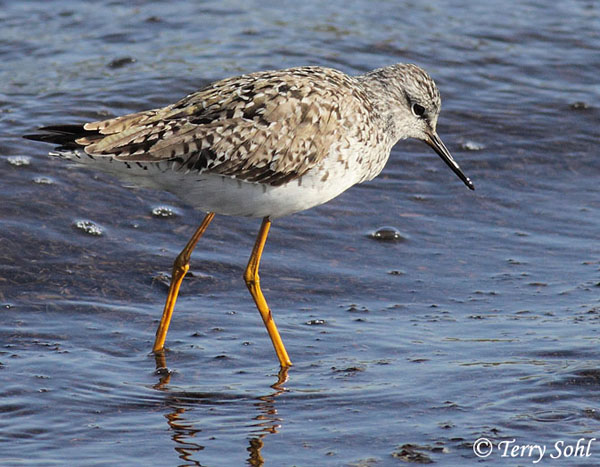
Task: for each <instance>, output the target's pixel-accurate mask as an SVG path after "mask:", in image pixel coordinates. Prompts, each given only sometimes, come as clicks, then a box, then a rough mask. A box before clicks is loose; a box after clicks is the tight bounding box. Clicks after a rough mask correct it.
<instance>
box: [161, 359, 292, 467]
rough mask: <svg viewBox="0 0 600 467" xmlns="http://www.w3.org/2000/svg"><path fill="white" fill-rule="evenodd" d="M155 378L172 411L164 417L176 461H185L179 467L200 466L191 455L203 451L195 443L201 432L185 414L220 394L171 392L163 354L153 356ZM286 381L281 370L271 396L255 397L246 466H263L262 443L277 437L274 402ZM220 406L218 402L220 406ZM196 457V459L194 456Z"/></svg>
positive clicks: (199, 445)
mask: <svg viewBox="0 0 600 467" xmlns="http://www.w3.org/2000/svg"><path fill="white" fill-rule="evenodd" d="M155 363H156V375H157V376H158V377H159V380H158V383H157V384H155V385H154V388H155V389H157V390H159V391H164V392H165V393H167V399H166V401H165V402H166V406H167V407H168V408H169V409H171V411H170V412H169V413H167V414H166V415H165V418H166V419H167V423H168V425H169V428H170V429H171V431H172V435H171V439H172V440H173V441H174V443H175V446H174V449H175V451H177V453H178V455H179V458H180V459H182V460H183V461H184V463H183V464H180V465H181V466H192V465H197V466H200V465H202V464H201V463H200V462H199V461H197V460H194V459H192V457H194V454H196V453H198V452H199V451H202V450H203V449H204V448H205V447H204V446H203V445H201V444H198V443H194V442H192V441H191V440H193V439H194V438H195V437H196V435H197V434H198V433H200V432H202V429H201V428H198V427H197V426H194V423H192V422H190V421H187V420H186V419H185V412H186V410H187V409H189V408H190V407H191V406H194V405H201V404H202V405H206V404H207V403H211V399H216V398H219V399H222V394H209V393H195V392H181V391H178V392H174V391H170V390H169V388H168V385H169V382H170V381H171V372H170V371H169V369H168V367H167V361H166V355H165V353H164V352H158V353H156V354H155ZM287 379H288V372H287V368H282V369H281V370H280V371H279V373H278V375H277V380H276V381H275V383H274V384H272V385H271V387H272V388H273V392H271V393H269V394H266V395H263V396H260V397H257V401H256V402H255V403H254V407H256V410H257V412H258V413H257V415H256V416H255V417H253V422H252V423H250V426H251V427H253V429H252V432H251V433H250V438H249V440H248V447H247V448H246V450H247V451H248V453H249V455H248V458H247V463H248V465H251V466H253V467H254V466H262V465H263V464H264V459H263V457H262V454H261V450H262V448H263V446H264V443H265V438H266V437H267V435H269V434H273V433H277V431H278V429H279V428H280V427H281V423H282V419H281V418H280V417H279V416H278V414H277V408H276V406H275V398H276V397H277V396H279V395H280V394H282V393H283V392H285V388H284V386H283V385H284V384H285V382H286V381H287ZM220 403H221V402H220ZM196 457H197V456H196Z"/></svg>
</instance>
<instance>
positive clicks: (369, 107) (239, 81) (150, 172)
mask: <svg viewBox="0 0 600 467" xmlns="http://www.w3.org/2000/svg"><path fill="white" fill-rule="evenodd" d="M440 108H441V98H440V92H439V90H438V88H437V86H436V84H435V82H434V81H433V79H432V78H431V77H430V75H429V74H428V73H427V72H426V71H425V70H423V69H422V68H421V67H419V66H417V65H414V64H406V63H398V64H394V65H389V66H385V67H382V68H378V69H375V70H372V71H369V72H367V73H365V74H362V75H348V74H346V73H344V72H342V71H338V70H336V69H333V68H328V67H322V66H299V67H293V68H287V69H281V70H272V71H259V72H253V73H248V74H244V75H241V76H236V77H231V78H226V79H223V80H219V81H216V82H213V83H211V84H208V85H206V86H204V87H203V88H201V89H200V90H198V91H196V92H193V93H191V94H189V95H187V96H186V97H184V98H182V99H181V100H179V101H177V102H175V103H174V104H171V105H167V106H166V107H162V108H155V109H152V110H146V111H141V112H136V113H131V114H127V115H123V116H118V117H115V118H109V119H106V120H101V121H94V122H88V123H85V124H63V125H52V126H45V127H41V128H39V129H38V132H37V133H34V134H28V135H24V137H25V138H27V139H30V140H35V141H41V142H45V143H51V144H54V145H55V146H56V149H55V150H54V151H52V152H50V154H51V155H54V156H58V157H61V158H64V159H68V160H71V161H75V162H76V163H79V164H81V165H85V166H89V167H92V168H94V169H97V170H100V171H104V172H107V173H109V174H112V175H114V176H116V177H119V178H121V179H122V180H124V181H126V182H127V183H132V184H134V185H137V186H141V187H146V188H154V189H160V190H166V191H169V192H171V193H173V194H175V195H176V196H178V197H179V198H181V199H182V200H183V201H184V202H185V203H187V204H189V205H191V206H193V207H195V208H197V209H199V210H201V211H203V212H204V213H205V217H204V219H203V220H202V222H201V224H200V226H199V227H198V228H197V229H196V231H195V232H194V234H193V235H192V237H191V238H190V240H189V241H188V243H187V244H186V246H185V247H184V248H183V250H182V251H181V253H179V255H178V256H177V257H176V259H175V261H174V263H173V269H172V274H171V282H170V286H169V291H168V294H167V299H166V303H165V306H164V309H163V314H162V317H161V320H160V323H159V325H158V328H157V331H156V336H155V341H154V345H153V349H152V350H153V352H154V353H155V354H158V353H161V352H164V351H165V341H166V336H167V331H168V329H169V324H170V322H171V318H172V315H173V310H174V308H175V302H176V300H177V296H178V294H179V289H180V286H181V282H182V280H183V278H184V276H185V275H186V273H187V272H188V270H189V268H190V257H191V254H192V251H193V250H194V248H195V246H196V244H197V243H198V241H199V239H200V238H201V237H202V235H203V234H204V232H205V231H206V229H207V227H208V226H209V224H210V223H211V221H212V220H213V218H214V216H215V214H222V215H229V216H245V217H253V218H261V219H262V223H261V226H260V228H259V231H258V235H257V237H256V241H255V243H254V247H253V249H252V252H251V255H250V259H249V261H248V264H247V266H246V269H245V271H244V281H245V283H246V286H247V287H248V290H249V292H250V295H251V296H252V298H253V299H254V302H255V304H256V307H257V309H258V311H259V313H260V315H261V317H262V320H263V322H264V325H265V327H266V329H267V332H268V334H269V337H270V339H271V342H272V344H273V347H274V349H275V353H276V355H277V358H278V360H279V365H280V368H282V369H287V368H288V367H290V366H291V365H292V362H291V360H290V357H289V355H288V353H287V350H286V348H285V346H284V344H283V341H282V339H281V336H280V334H279V331H278V329H277V326H276V325H275V321H274V320H273V316H272V312H271V310H270V308H269V306H268V304H267V301H266V299H265V297H264V295H263V293H262V290H261V287H260V277H259V266H260V261H261V257H262V254H263V249H264V246H265V243H266V240H267V236H268V234H269V229H270V226H271V223H272V221H273V220H274V219H277V218H279V217H282V216H286V215H289V214H293V213H296V212H299V211H303V210H305V209H309V208H312V207H314V206H318V205H320V204H323V203H325V202H327V201H329V200H331V199H333V198H335V197H336V196H338V195H339V194H341V193H342V192H344V191H345V190H347V189H348V188H350V187H351V186H353V185H356V184H359V183H362V182H366V181H368V180H372V179H373V178H375V177H376V176H377V175H378V174H379V173H380V172H381V171H382V170H383V168H384V166H385V164H386V162H387V160H388V159H389V157H390V153H391V149H392V147H393V146H394V145H395V144H396V143H397V142H399V141H400V140H404V139H407V138H413V139H417V140H421V141H424V142H425V143H427V144H428V145H429V146H430V147H431V148H432V149H433V150H434V151H435V152H436V153H437V154H438V155H439V156H440V157H441V158H442V160H443V161H444V162H445V163H446V164H447V165H448V166H449V167H450V169H451V170H452V171H453V172H454V173H455V174H456V175H457V176H458V177H459V178H460V180H462V181H463V183H464V184H465V185H466V186H467V187H468V188H469V189H471V190H473V189H474V185H473V183H472V182H471V180H470V179H469V178H468V177H467V176H465V174H464V173H463V171H462V170H461V168H460V167H459V165H458V164H457V162H456V161H455V160H454V159H453V157H452V155H451V154H450V151H449V150H448V149H447V147H446V146H445V145H444V143H443V142H442V140H441V139H440V137H439V136H438V133H437V130H436V128H437V121H438V116H439V114H440Z"/></svg>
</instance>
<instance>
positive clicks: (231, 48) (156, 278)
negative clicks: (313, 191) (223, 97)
mask: <svg viewBox="0 0 600 467" xmlns="http://www.w3.org/2000/svg"><path fill="white" fill-rule="evenodd" d="M599 25H600V8H599V6H598V5H597V3H596V2H594V1H592V0H588V1H586V0H580V1H575V0H571V1H563V2H557V3H556V4H550V3H548V2H543V1H541V0H530V1H524V2H518V3H517V2H514V3H511V4H510V5H509V6H508V5H507V4H506V2H500V1H490V2H478V3H474V2H467V1H461V0H431V1H426V2H409V1H406V2H404V1H403V2H386V1H378V2H367V1H357V2H350V3H349V2H330V3H328V5H327V6H324V5H323V4H322V2H314V1H307V2H302V3H301V4H297V3H296V2H294V3H292V2H278V3H272V4H265V3H264V2H260V3H259V2H236V1H228V2H214V3H200V2H178V3H177V4H176V5H173V6H171V5H169V6H168V7H166V6H165V4H164V3H162V2H153V1H137V2H134V3H132V2H121V1H116V0H115V1H111V2H102V6H101V5H100V4H99V3H98V2H95V3H90V4H85V5H84V4H83V3H82V2H75V1H66V0H64V1H56V2H52V3H48V2H41V1H30V2H9V1H3V2H0V57H1V59H2V60H1V61H0V63H1V64H0V93H1V94H0V118H1V122H0V176H1V178H2V184H1V186H0V206H1V207H0V307H1V308H0V310H1V312H0V313H1V314H0V413H1V414H2V416H1V417H0V459H1V460H2V462H3V463H4V464H6V465H15V464H21V465H53V464H55V465H64V463H65V461H66V460H69V461H70V462H75V463H76V464H78V465H149V464H155V465H211V466H213V465H244V464H245V463H246V464H250V465H263V464H264V465H277V466H278V465H307V466H308V465H335V466H337V465H361V466H379V465H398V464H399V463H402V460H408V461H413V462H425V461H428V460H431V461H434V462H437V463H439V464H442V465H464V464H465V463H468V464H470V463H475V462H476V461H477V458H476V457H475V454H474V453H473V449H472V445H473V443H474V442H475V441H476V440H477V439H478V438H480V437H486V438H488V439H490V440H491V441H492V443H493V444H494V448H495V449H494V451H493V452H492V454H491V455H490V456H489V457H488V458H486V461H485V462H488V463H494V464H500V465H502V464H505V465H530V464H532V462H533V460H536V459H537V457H538V456H537V455H536V454H535V453H533V452H532V456H531V457H527V455H526V454H527V453H525V454H522V453H521V454H518V457H516V458H510V457H508V454H509V453H510V449H508V450H507V451H506V455H507V457H502V454H503V450H502V446H506V445H507V444H506V443H507V442H510V441H512V440H515V442H514V444H537V445H539V446H546V447H547V451H546V453H545V456H544V459H543V461H542V462H541V465H549V464H552V463H554V464H556V465H558V464H559V463H560V465H562V464H566V463H567V464H568V463H570V464H572V465H597V464H598V463H599V462H600V441H592V444H591V445H590V450H589V454H590V455H589V457H586V452H585V451H582V450H578V451H573V449H574V448H575V447H576V443H577V441H578V440H579V439H580V438H583V439H584V441H585V443H588V442H589V441H590V440H591V439H592V438H594V437H596V435H597V433H598V429H599V427H600V412H599V410H600V407H599V400H600V397H599V394H600V392H599V390H600V365H599V363H598V356H599V354H598V349H599V343H600V342H599V335H598V329H599V327H598V322H599V320H600V300H599V296H600V243H599V242H598V237H599V234H598V233H599V232H600V198H599V197H598V179H599V176H600V159H599V158H598V145H599V144H598V143H599V140H598V121H599V119H600V99H599V97H600V85H599V84H598V73H599V71H600V58H599V55H598V53H597V51H598V48H599V47H600V33H599V32H598V31H599V27H598V26H599ZM399 61H409V62H416V63H418V64H419V65H422V66H423V67H424V68H425V69H427V70H428V71H429V72H430V73H431V74H432V75H433V77H434V78H435V79H436V81H437V82H438V85H439V87H440V89H441V92H442V98H443V110H442V115H441V118H440V122H439V127H438V129H439V133H440V135H441V136H442V138H443V139H444V140H445V142H446V145H447V146H448V147H449V148H450V149H451V151H452V152H453V154H454V156H455V158H456V159H457V160H458V161H459V162H460V164H461V166H462V167H463V169H464V171H465V172H466V174H467V175H468V176H469V177H470V178H471V179H472V180H473V181H474V183H475V185H476V191H475V192H469V191H468V190H467V189H466V188H465V187H464V186H463V184H462V183H461V182H460V181H458V180H457V179H456V177H455V176H454V175H453V174H452V173H451V172H450V171H449V170H448V169H447V167H446V166H445V165H444V164H443V163H442V162H441V161H440V160H439V158H438V157H437V156H436V155H435V154H433V153H432V151H431V150H430V149H429V148H428V147H427V146H426V145H424V144H422V143H419V142H411V141H407V142H403V143H400V144H399V145H398V146H397V147H396V148H395V149H394V151H393V153H392V157H391V159H390V162H389V163H388V166H387V167H386V169H385V171H384V172H383V174H382V175H381V176H380V177H378V178H377V179H376V180H374V181H372V182H370V183H367V184H364V185H361V186H359V187H354V188H353V189H351V190H349V191H348V192H346V193H345V194H343V195H342V196H340V197H339V198H337V199H336V200H334V201H333V202H331V203H329V204H327V205H325V206H322V207H319V208H316V209H313V210H310V211H307V212H304V213H300V214H297V215H294V216H291V217H288V218H284V219H281V220H277V221H276V222H275V223H274V225H273V228H272V230H271V235H270V237H269V241H268V243H267V247H266V251H265V255H264V258H263V262H262V267H261V276H262V281H263V288H264V292H265V295H266V296H267V298H268V300H269V303H270V305H271V307H272V309H273V312H274V316H275V319H276V321H277V323H278V325H279V328H280V331H281V333H282V337H283V339H284V342H285V343H286V346H287V349H288V351H289V353H290V356H291V358H292V361H294V363H295V366H294V367H292V369H291V370H290V371H289V374H288V377H289V379H288V381H287V382H285V383H284V384H282V385H277V384H275V383H276V382H277V380H278V375H277V364H276V358H275V355H274V353H273V350H272V348H271V344H270V342H269V341H268V337H267V335H266V332H265V331H264V328H263V326H262V323H261V322H260V318H259V316H258V313H257V312H256V310H255V308H254V305H253V303H252V301H251V298H250V296H249V295H248V293H247V290H246V288H245V286H244V284H243V281H242V279H241V275H242V271H243V268H244V267H245V263H246V261H247V257H248V256H249V253H250V249H251V246H252V243H253V241H254V235H255V234H256V231H257V230H258V226H259V221H257V220H248V219H234V218H226V217H217V218H216V220H215V222H214V223H213V224H212V225H211V226H210V228H209V229H208V231H207V233H206V235H205V237H204V238H203V239H202V240H201V242H200V244H199V246H198V249H197V250H196V252H195V253H194V256H193V257H192V271H193V273H194V274H193V277H190V278H189V279H186V280H185V281H184V284H183V287H182V293H181V297H180V300H179V302H178V303H177V307H176V310H175V315H174V319H173V322H172V326H171V330H170V332H169V335H168V337H167V346H168V348H169V349H170V350H169V351H168V353H167V355H166V365H167V366H168V368H169V369H170V371H171V373H170V374H165V373H164V372H162V373H161V372H158V373H157V372H156V371H155V365H156V363H155V360H154V357H153V356H152V355H151V354H150V349H151V345H152V342H153V338H154V332H155V329H156V325H157V323H158V319H159V318H160V315H161V312H162V306H163V301H164V298H165V294H166V286H165V284H164V282H165V274H168V272H169V270H170V267H171V263H172V261H173V259H174V258H175V256H176V255H177V253H178V252H179V250H180V249H181V248H182V247H183V245H184V244H185V243H186V241H187V239H188V237H189V236H190V235H191V233H192V232H193V230H194V228H195V227H196V226H197V225H198V223H199V222H200V220H201V213H198V212H195V211H194V210H193V209H190V208H189V207H186V206H184V205H182V204H180V203H179V202H178V200H177V199H175V198H174V197H172V196H171V195H169V194H168V193H159V192H153V191H147V190H132V189H129V188H125V187H122V186H121V185H120V184H119V182H118V181H117V180H115V179H112V178H111V177H109V176H107V175H103V174H99V173H94V172H91V171H88V170H84V169H81V168H76V167H75V168H74V167H70V166H68V165H67V164H65V163H64V162H63V161H60V160H54V159H51V158H49V157H47V156H46V152H47V150H48V149H50V148H48V147H45V146H43V145H39V144H36V143H33V142H28V141H25V140H22V139H21V137H20V136H21V135H22V134H24V133H27V132H31V131H32V129H35V128H36V127H38V126H41V125H45V124H53V123H74V122H80V121H86V120H90V119H97V118H104V117H107V116H110V115H117V114H122V113H126V112H132V111H137V110H142V109H147V108H152V107H157V106H161V105H165V104H167V103H169V102H172V101H174V100H175V99H178V98H179V97H182V96H183V95H185V94H186V93H188V92H190V91H192V90H194V89H196V88H197V87H199V86H201V85H203V84H205V83H207V82H209V81H211V80H214V79H218V78H222V77H226V76H231V75H235V74H239V73H242V72H249V71H255V70H261V69H269V68H283V67H286V66H293V65H306V64H319V65H327V66H333V67H336V68H339V69H342V70H344V71H346V72H348V73H361V72H364V71H366V70H369V69H372V68H375V67H378V66H383V65H388V64H390V63H395V62H399ZM157 212H158V213H159V214H158V215H157V214H156V213H157ZM382 227H386V228H388V227H391V230H389V231H390V232H396V233H397V235H398V238H397V239H396V240H395V241H382V240H379V239H375V238H373V232H375V231H377V230H378V229H380V228H382ZM395 236H396V235H395V234H394V237H395ZM159 363H160V362H159ZM163 363H164V362H163ZM159 366H160V365H159ZM272 385H275V387H272ZM599 438H600V437H599ZM502 442H504V443H505V444H499V443H502ZM556 442H559V443H560V442H563V443H566V445H572V446H573V447H572V448H571V451H569V450H564V452H563V450H561V451H560V454H561V456H562V457H561V459H559V460H557V459H552V458H551V457H550V455H551V454H552V455H554V456H557V455H558V451H557V450H556V449H555V443H556ZM511 446H513V445H511ZM564 446H565V444H559V445H558V448H561V447H562V448H564ZM569 453H570V454H571V457H569V458H566V457H565V454H569Z"/></svg>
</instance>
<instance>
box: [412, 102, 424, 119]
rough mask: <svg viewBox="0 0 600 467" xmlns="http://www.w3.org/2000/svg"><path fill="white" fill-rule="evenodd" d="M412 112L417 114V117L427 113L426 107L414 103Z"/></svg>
mask: <svg viewBox="0 0 600 467" xmlns="http://www.w3.org/2000/svg"><path fill="white" fill-rule="evenodd" d="M412 113H413V114H414V115H415V117H422V116H423V115H425V107H423V106H422V105H419V104H413V105H412Z"/></svg>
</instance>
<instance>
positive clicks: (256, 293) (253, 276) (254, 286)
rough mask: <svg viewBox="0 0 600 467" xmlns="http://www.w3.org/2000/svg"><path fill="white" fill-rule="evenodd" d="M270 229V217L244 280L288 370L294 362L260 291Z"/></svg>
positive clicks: (265, 221) (259, 233)
mask: <svg viewBox="0 0 600 467" xmlns="http://www.w3.org/2000/svg"><path fill="white" fill-rule="evenodd" d="M270 227H271V221H270V220H269V218H268V217H265V218H264V219H263V221H262V225H261V226H260V230H259V232H258V236H257V237H256V243H255V244H254V248H253V249H252V255H250V261H248V266H247V267H246V271H245V272H244V280H245V281H246V285H247V286H248V290H249V291H250V294H251V295H252V298H253V299H254V303H256V308H258V311H259V313H260V316H261V317H262V319H263V321H264V323H265V327H266V328H267V332H268V333H269V337H271V342H273V347H275V353H276V354H277V358H278V359H279V363H280V365H281V367H282V368H287V367H289V366H292V362H291V361H290V357H288V354H287V351H286V350H285V347H284V345H283V341H282V340H281V337H280V336H279V331H277V326H275V321H273V316H272V315H271V310H269V305H267V301H266V300H265V297H264V295H263V293H262V291H261V290H260V278H259V277H258V266H259V265H260V257H261V256H262V252H263V248H264V247H265V242H266V241H267V236H268V235H269V228H270Z"/></svg>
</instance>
